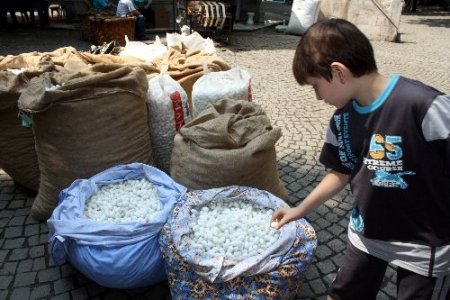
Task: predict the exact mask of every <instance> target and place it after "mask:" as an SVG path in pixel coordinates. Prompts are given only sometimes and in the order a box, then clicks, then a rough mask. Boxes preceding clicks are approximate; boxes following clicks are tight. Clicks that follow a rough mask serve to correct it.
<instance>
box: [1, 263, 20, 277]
mask: <svg viewBox="0 0 450 300" xmlns="http://www.w3.org/2000/svg"><path fill="white" fill-rule="evenodd" d="M18 264H19V263H18V262H4V263H3V265H2V267H1V268H0V275H14V274H15V273H16V269H17V265H18Z"/></svg>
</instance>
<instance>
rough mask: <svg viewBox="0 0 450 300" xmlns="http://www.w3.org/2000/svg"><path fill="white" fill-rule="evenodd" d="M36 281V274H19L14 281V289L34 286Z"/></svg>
mask: <svg viewBox="0 0 450 300" xmlns="http://www.w3.org/2000/svg"><path fill="white" fill-rule="evenodd" d="M35 280H36V272H27V273H18V274H17V275H16V279H15V280H14V287H15V288H16V287H22V286H29V285H33V284H34V282H35Z"/></svg>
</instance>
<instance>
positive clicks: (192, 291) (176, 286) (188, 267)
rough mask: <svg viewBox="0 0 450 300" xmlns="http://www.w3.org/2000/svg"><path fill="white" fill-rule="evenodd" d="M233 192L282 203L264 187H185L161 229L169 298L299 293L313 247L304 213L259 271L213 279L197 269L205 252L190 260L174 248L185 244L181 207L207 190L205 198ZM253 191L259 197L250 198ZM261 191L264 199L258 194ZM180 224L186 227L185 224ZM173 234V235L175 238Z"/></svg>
mask: <svg viewBox="0 0 450 300" xmlns="http://www.w3.org/2000/svg"><path fill="white" fill-rule="evenodd" d="M238 194H241V196H242V198H243V199H247V200H249V199H253V200H255V201H259V202H260V203H259V204H262V203H261V201H262V202H263V203H266V205H268V206H269V207H272V208H277V207H280V205H281V206H282V205H283V204H281V203H279V202H278V201H274V199H273V198H272V197H268V198H267V194H269V193H267V194H266V192H264V191H261V190H257V189H254V188H246V187H236V186H234V187H227V188H222V189H211V190H205V191H192V192H189V193H187V194H186V197H185V199H183V200H182V202H180V203H179V204H178V205H177V206H176V207H175V209H174V210H173V212H172V216H171V218H170V219H169V221H168V222H167V223H166V225H165V226H164V227H163V229H162V231H161V235H160V246H161V252H162V253H163V257H164V261H165V266H166V272H167V276H168V280H169V284H170V288H171V294H172V299H174V300H176V299H179V300H187V299H249V300H250V299H251V300H255V299H256V300H257V299H293V298H295V296H296V295H297V294H298V293H299V291H300V288H301V286H302V280H303V276H304V273H305V271H306V269H307V267H308V265H309V263H310V262H311V261H312V258H313V255H314V252H315V249H316V247H317V240H316V234H315V231H314V229H313V228H312V227H311V225H310V224H309V223H308V222H307V221H306V220H305V219H300V220H298V221H295V222H291V224H292V226H293V228H294V231H293V232H292V234H293V241H292V243H291V244H289V245H288V246H289V247H288V249H286V251H284V252H282V254H279V255H278V256H277V264H276V265H275V266H272V269H270V270H265V271H264V272H260V273H253V275H248V274H249V273H248V272H246V271H244V272H242V273H241V274H237V275H236V276H235V277H233V278H232V279H230V280H226V281H216V282H214V281H212V280H208V279H206V278H205V276H204V274H202V273H201V272H199V270H200V271H201V270H202V268H203V267H204V266H202V264H203V265H204V261H205V257H202V256H201V255H200V256H198V255H197V259H198V260H197V262H195V261H193V260H192V256H191V257H189V259H190V261H187V260H186V259H185V258H184V256H182V255H181V254H180V251H179V250H181V251H182V252H184V251H186V250H185V249H184V250H183V249H182V248H183V247H179V245H180V234H179V231H180V230H179V228H180V227H179V224H178V223H180V220H184V222H185V221H186V219H185V218H182V217H181V216H182V215H183V214H185V213H186V208H187V207H190V206H192V205H193V204H199V203H204V202H205V200H201V199H204V196H207V195H209V196H212V198H209V199H211V201H217V200H220V198H221V196H226V197H229V196H233V195H234V196H236V195H238ZM220 195H221V196H220ZM257 195H259V196H260V197H259V198H258V197H256V198H255V196H257ZM269 195H270V196H273V195H271V194H269ZM265 197H266V198H267V199H266V200H267V201H266V200H261V199H264V198H265ZM275 198H276V197H275ZM256 199H259V200H256ZM271 201H272V202H271ZM284 205H286V204H284ZM180 214H181V216H180V217H179V215H180ZM177 224H178V225H177ZM180 224H181V223H180ZM184 226H185V227H186V224H184ZM175 235H178V237H177V238H175ZM177 245H178V247H177ZM285 246H286V245H285ZM184 254H186V253H184ZM262 263H264V261H262ZM260 270H264V268H260Z"/></svg>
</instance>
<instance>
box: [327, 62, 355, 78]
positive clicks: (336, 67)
mask: <svg viewBox="0 0 450 300" xmlns="http://www.w3.org/2000/svg"><path fill="white" fill-rule="evenodd" d="M330 68H331V73H332V74H333V76H334V75H336V76H338V77H337V78H338V79H339V82H340V83H345V82H347V80H348V79H349V76H350V75H351V72H350V70H349V69H348V68H347V67H346V66H345V65H344V64H342V63H340V62H332V63H331V65H330Z"/></svg>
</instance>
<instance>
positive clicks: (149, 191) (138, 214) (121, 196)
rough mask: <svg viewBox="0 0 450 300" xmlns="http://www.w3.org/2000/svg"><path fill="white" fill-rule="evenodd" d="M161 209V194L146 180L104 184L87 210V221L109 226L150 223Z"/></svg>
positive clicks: (85, 214) (87, 203)
mask: <svg viewBox="0 0 450 300" xmlns="http://www.w3.org/2000/svg"><path fill="white" fill-rule="evenodd" d="M160 210H161V202H160V200H159V196H158V192H157V191H156V189H155V188H154V187H153V184H152V183H151V182H149V181H147V180H146V179H144V178H143V179H138V180H126V181H123V182H122V183H118V184H110V185H104V186H102V187H101V188H99V190H98V192H97V193H95V194H94V195H92V197H91V198H89V199H88V200H87V201H86V203H85V207H84V216H85V217H86V218H88V219H91V220H95V221H100V222H107V223H115V224H118V223H128V222H138V223H149V222H150V221H151V220H152V218H153V216H154V215H155V214H156V213H157V212H159V211H160Z"/></svg>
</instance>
